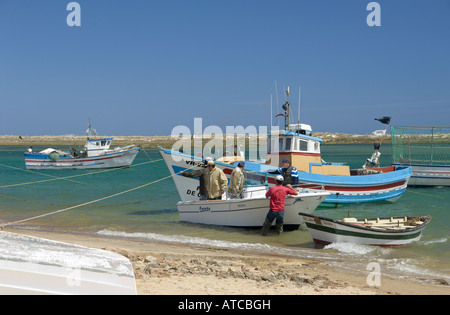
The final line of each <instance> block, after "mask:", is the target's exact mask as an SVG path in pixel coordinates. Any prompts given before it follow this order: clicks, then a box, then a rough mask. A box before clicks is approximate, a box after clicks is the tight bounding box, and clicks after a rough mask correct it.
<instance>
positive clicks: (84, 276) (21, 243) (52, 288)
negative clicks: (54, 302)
mask: <svg viewBox="0 0 450 315" xmlns="http://www.w3.org/2000/svg"><path fill="white" fill-rule="evenodd" d="M0 294H1V295H5V294H11V295H17V294H26V295H30V294H45V295H47V294H52V295H69V294H70V295H78V294H82V295H97V294H102V295H136V294H137V292H136V281H135V278H134V271H133V267H132V265H131V262H130V261H129V260H128V259H127V258H125V257H124V256H121V255H119V254H116V253H113V252H110V251H106V250H100V249H95V248H88V247H83V246H77V245H72V244H68V243H62V242H57V241H52V240H48V239H43V238H37V237H32V236H25V235H20V234H16V233H9V232H4V231H0Z"/></svg>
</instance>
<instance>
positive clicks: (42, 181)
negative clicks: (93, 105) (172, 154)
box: [0, 159, 162, 188]
mask: <svg viewBox="0 0 450 315" xmlns="http://www.w3.org/2000/svg"><path fill="white" fill-rule="evenodd" d="M161 160H162V159H159V160H154V161H147V162H142V163H138V164H134V165H131V166H130V167H135V166H140V165H143V164H149V163H155V162H159V161H161ZM0 165H1V164H0ZM123 168H124V167H118V168H111V169H107V170H101V171H95V172H90V173H85V174H78V175H71V176H66V177H56V178H52V179H43V180H38V181H33V182H27V183H18V184H10V185H4V186H0V188H9V187H17V186H24V185H32V184H38V183H45V182H51V181H56V180H67V179H69V178H74V177H81V176H87V175H92V174H98V173H104V172H111V171H116V170H120V169H123ZM39 174H40V173H39ZM80 183H81V182H80Z"/></svg>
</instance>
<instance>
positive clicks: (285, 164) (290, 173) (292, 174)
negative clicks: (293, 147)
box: [270, 158, 298, 188]
mask: <svg viewBox="0 0 450 315" xmlns="http://www.w3.org/2000/svg"><path fill="white" fill-rule="evenodd" d="M280 166H281V167H280V168H279V169H278V170H276V171H274V172H270V174H281V176H283V178H284V181H283V186H287V187H289V188H292V185H294V186H296V185H298V171H297V169H296V168H295V167H293V166H292V165H291V161H289V159H287V158H284V159H282V160H281V163H280Z"/></svg>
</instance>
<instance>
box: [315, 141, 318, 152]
mask: <svg viewBox="0 0 450 315" xmlns="http://www.w3.org/2000/svg"><path fill="white" fill-rule="evenodd" d="M314 151H316V152H319V142H314Z"/></svg>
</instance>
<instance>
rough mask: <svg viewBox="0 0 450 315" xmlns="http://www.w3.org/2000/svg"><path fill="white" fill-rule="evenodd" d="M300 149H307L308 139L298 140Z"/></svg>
mask: <svg viewBox="0 0 450 315" xmlns="http://www.w3.org/2000/svg"><path fill="white" fill-rule="evenodd" d="M299 146H300V151H308V141H304V140H299Z"/></svg>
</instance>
